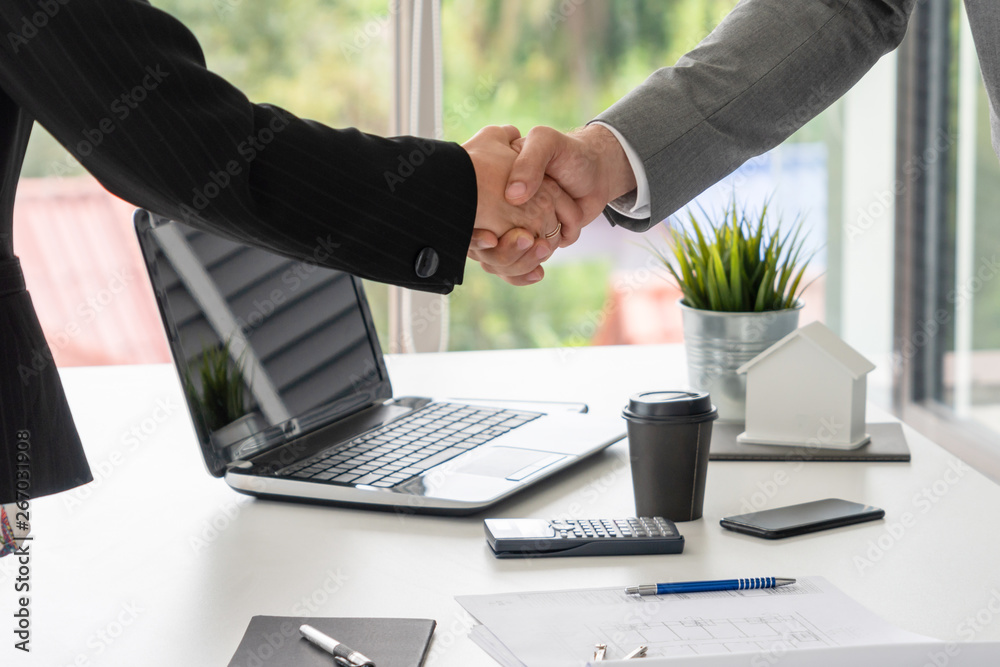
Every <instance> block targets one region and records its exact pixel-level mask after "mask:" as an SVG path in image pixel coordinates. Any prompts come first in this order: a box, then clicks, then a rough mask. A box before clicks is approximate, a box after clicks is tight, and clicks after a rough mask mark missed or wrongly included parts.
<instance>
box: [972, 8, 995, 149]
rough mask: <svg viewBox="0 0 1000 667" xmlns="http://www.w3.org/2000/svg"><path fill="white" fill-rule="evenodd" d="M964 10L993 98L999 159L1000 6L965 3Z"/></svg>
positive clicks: (991, 104) (991, 99)
mask: <svg viewBox="0 0 1000 667" xmlns="http://www.w3.org/2000/svg"><path fill="white" fill-rule="evenodd" d="M965 9H966V11H967V12H968V14H969V25H970V26H971V28H972V37H973V39H974V40H975V42H976V51H978V52H979V68H980V69H981V70H982V72H983V81H984V82H985V83H986V92H987V93H988V94H989V97H990V124H991V127H992V130H993V150H994V151H996V154H997V156H998V157H1000V3H998V2H997V0H965Z"/></svg>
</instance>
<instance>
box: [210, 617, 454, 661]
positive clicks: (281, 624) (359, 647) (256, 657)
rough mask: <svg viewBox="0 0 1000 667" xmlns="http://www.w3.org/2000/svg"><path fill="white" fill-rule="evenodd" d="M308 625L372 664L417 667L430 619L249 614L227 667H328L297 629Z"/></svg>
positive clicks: (320, 652) (429, 631)
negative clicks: (249, 617)
mask: <svg viewBox="0 0 1000 667" xmlns="http://www.w3.org/2000/svg"><path fill="white" fill-rule="evenodd" d="M303 624H306V625H311V626H313V627H314V628H316V629H317V630H319V631H320V632H323V633H325V634H327V635H329V636H331V637H333V638H334V639H336V640H337V641H339V642H343V643H344V644H346V645H347V646H350V647H351V648H352V649H354V650H355V651H358V652H359V653H362V654H363V655H365V656H366V657H368V658H369V659H371V661H372V662H374V663H375V665H376V667H420V666H421V665H423V664H424V657H425V656H426V655H427V647H428V645H429V644H430V641H431V635H432V634H434V626H435V625H436V621H432V620H430V619H424V618H309V617H297V616H254V617H253V618H252V619H250V625H249V627H247V631H246V633H245V634H244V635H243V641H241V642H240V645H239V648H237V649H236V653H235V654H234V655H233V659H232V660H230V661H229V667H313V666H315V667H330V665H333V664H335V663H334V661H333V656H332V655H330V654H329V653H327V652H326V651H324V650H323V649H321V648H319V647H318V646H316V645H315V644H313V643H312V642H310V641H309V640H307V639H306V638H305V637H303V636H302V635H301V633H299V626H300V625H303Z"/></svg>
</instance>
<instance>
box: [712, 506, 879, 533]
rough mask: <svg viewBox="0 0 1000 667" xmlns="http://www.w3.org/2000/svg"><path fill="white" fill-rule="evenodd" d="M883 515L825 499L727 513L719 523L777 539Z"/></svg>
mask: <svg viewBox="0 0 1000 667" xmlns="http://www.w3.org/2000/svg"><path fill="white" fill-rule="evenodd" d="M884 516H885V510H882V509H879V508H878V507H872V506H871V505H862V504H861V503H852V502H851V501H849V500H841V499H840V498H827V499H826V500H814V501H813V502H811V503H802V504H801V505H789V506H788V507H776V508H775V509H772V510H762V511H760V512H751V513H749V514H740V515H738V516H729V517H726V518H725V519H723V520H722V521H720V522H719V523H720V524H722V527H723V528H728V529H729V530H735V531H736V532H739V533H746V534H747V535H754V536H756V537H764V538H767V539H769V540H777V539H780V538H782V537H791V536H793V535H802V534H804V533H812V532H815V531H817V530H826V529H827V528H838V527H840V526H848V525H850V524H852V523H861V522H862V521H873V520H875V519H881V518H882V517H884Z"/></svg>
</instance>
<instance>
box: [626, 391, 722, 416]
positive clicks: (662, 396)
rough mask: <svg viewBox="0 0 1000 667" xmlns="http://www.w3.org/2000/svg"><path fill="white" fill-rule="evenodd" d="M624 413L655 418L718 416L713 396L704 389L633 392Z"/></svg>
mask: <svg viewBox="0 0 1000 667" xmlns="http://www.w3.org/2000/svg"><path fill="white" fill-rule="evenodd" d="M624 414H625V416H626V417H632V418H639V419H654V420H655V419H668V420H669V419H677V418H678V417H680V418H684V417H701V418H703V419H715V417H716V416H718V413H717V412H716V410H715V406H714V405H712V399H711V397H710V396H709V395H708V392H704V391H643V392H639V393H638V394H632V395H631V396H630V397H629V400H628V407H627V408H625V410H624Z"/></svg>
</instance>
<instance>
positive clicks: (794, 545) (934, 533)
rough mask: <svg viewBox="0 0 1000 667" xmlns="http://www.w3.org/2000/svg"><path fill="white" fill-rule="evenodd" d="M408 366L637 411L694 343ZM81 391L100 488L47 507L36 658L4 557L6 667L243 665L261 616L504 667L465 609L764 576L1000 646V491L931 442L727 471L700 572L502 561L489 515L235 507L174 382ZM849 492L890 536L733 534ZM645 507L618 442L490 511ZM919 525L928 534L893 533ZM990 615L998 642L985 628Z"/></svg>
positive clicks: (699, 544) (676, 560) (443, 661)
mask: <svg viewBox="0 0 1000 667" xmlns="http://www.w3.org/2000/svg"><path fill="white" fill-rule="evenodd" d="M390 371H391V373H392V375H393V378H394V379H395V389H396V393H397V395H403V394H407V393H421V394H433V395H449V394H450V395H459V396H462V395H464V396H496V397H513V398H533V399H550V400H551V399H562V400H584V401H587V402H588V403H590V404H591V406H592V407H593V408H594V409H605V410H610V411H613V412H618V411H620V409H621V407H622V406H623V405H624V403H625V400H626V397H627V396H628V395H629V394H630V393H633V392H635V391H639V390H644V389H668V388H674V387H677V386H679V384H680V383H681V382H683V377H684V364H683V354H682V350H681V349H680V348H678V347H632V348H592V349H578V350H533V351H512V352H492V353H490V352H480V353H453V354H446V355H417V356H408V357H395V358H392V359H391V360H390ZM63 377H64V379H65V385H66V389H67V392H68V394H69V397H70V403H71V405H72V406H73V411H74V414H75V415H76V418H77V423H78V425H79V428H80V432H81V434H82V436H83V441H84V444H85V447H86V450H87V454H88V457H89V459H90V462H91V466H92V467H93V468H94V474H95V477H97V481H96V482H95V483H94V484H92V485H90V486H89V487H84V488H83V489H81V490H78V491H73V492H69V493H66V494H60V495H57V496H53V497H49V498H42V499H38V500H37V501H35V502H34V503H33V506H32V517H33V534H34V535H35V536H36V539H35V541H34V543H33V544H32V553H33V558H32V561H31V585H32V599H31V612H32V636H31V640H32V641H31V647H32V653H31V654H30V656H28V657H27V659H25V656H24V654H22V653H20V652H17V651H14V650H13V648H12V644H13V635H12V634H11V631H12V630H13V620H12V616H11V614H12V613H13V609H14V601H13V599H14V597H15V596H14V592H13V580H12V575H13V572H14V569H15V563H14V559H12V558H9V557H8V558H4V559H0V591H2V592H0V618H2V619H5V620H3V621H0V636H2V637H3V640H2V646H0V664H3V665H8V664H14V665H44V666H45V667H63V666H66V665H112V666H119V665H120V666H132V665H135V666H143V667H156V666H159V665H163V666H170V667H176V666H178V665H205V666H208V667H211V666H223V665H226V664H227V663H228V661H229V659H230V657H231V656H232V654H233V652H234V650H235V649H236V646H237V644H238V643H239V641H240V638H241V637H242V635H243V632H244V630H245V628H246V626H247V623H248V622H249V620H250V617H251V616H252V615H254V614H273V615H309V614H315V615H322V616H404V617H424V618H434V619H437V621H438V623H439V625H438V629H437V632H436V634H435V641H434V644H433V645H432V649H431V660H430V662H429V664H431V665H464V666H468V665H489V664H493V663H492V661H491V660H490V659H489V658H487V656H486V655H485V653H483V652H482V651H481V650H480V649H479V648H478V647H476V646H475V645H474V644H473V643H472V642H471V641H470V640H469V639H468V638H467V637H466V635H467V633H468V629H469V627H470V619H469V618H468V617H467V616H466V615H465V613H464V612H463V610H462V609H461V608H460V607H459V606H458V605H457V604H456V603H455V602H454V600H453V597H454V596H455V595H458V594H466V593H486V592H493V591H517V590H542V589H550V588H578V587H590V586H617V585H626V584H636V583H642V582H648V581H656V580H662V579H664V578H673V579H681V580H684V579H714V578H724V577H731V576H755V575H775V576H791V577H795V576H805V575H811V574H819V575H823V576H825V577H827V578H828V579H829V580H830V581H832V582H833V583H834V584H836V585H837V586H839V587H841V588H842V589H843V590H844V591H846V592H847V593H848V594H849V595H852V596H853V597H855V598H856V599H857V600H859V601H860V602H861V603H863V604H865V605H867V606H868V607H870V608H871V609H873V610H874V611H876V612H877V613H879V614H881V615H882V616H884V617H885V618H886V619H888V620H889V621H890V622H892V623H894V624H896V625H898V626H900V627H902V628H905V629H907V630H912V631H915V632H919V633H924V634H927V635H930V636H933V637H937V638H941V639H959V638H966V639H968V638H972V636H973V635H974V638H976V639H1000V619H996V618H995V616H997V614H996V613H995V612H994V611H991V610H990V604H991V603H992V605H993V609H994V610H996V609H1000V568H998V567H997V564H998V563H1000V536H998V531H997V530H996V529H995V525H996V523H997V511H998V509H1000V488H998V487H997V486H996V485H994V484H993V483H992V482H990V481H988V480H987V479H986V478H984V477H983V476H981V475H979V474H978V473H976V472H974V471H972V470H965V469H963V468H962V467H961V465H960V464H957V463H956V461H955V460H954V459H953V457H951V456H950V455H949V454H947V453H946V452H944V451H943V450H942V449H940V448H939V447H937V446H936V445H934V444H933V443H931V442H929V441H928V440H926V439H924V438H922V437H920V436H918V435H917V434H916V433H914V432H913V431H911V430H907V436H908V439H909V444H910V448H911V450H912V453H913V461H912V463H908V464H906V463H871V464H865V463H808V464H804V465H799V464H794V463H734V462H713V463H712V465H711V466H710V467H709V477H708V491H707V498H706V502H705V517H704V519H702V520H700V521H696V522H691V523H683V524H680V529H681V532H682V533H683V534H684V535H685V537H686V539H687V544H686V547H685V552H684V553H683V554H682V555H679V556H632V557H619V558H566V559H547V560H539V561H532V560H524V561H519V560H504V561H499V560H495V559H494V558H493V557H492V556H491V555H490V553H489V551H488V549H487V547H486V545H485V543H484V540H483V531H482V518H483V516H477V517H472V518H458V519H456V518H442V517H424V516H402V515H397V514H392V513H378V512H367V511H359V510H350V509H341V508H330V507H319V506H310V505H295V504H289V503H278V502H267V501H258V500H253V499H251V498H248V497H245V496H241V495H239V494H237V493H235V492H234V491H232V490H230V489H229V488H228V487H227V486H226V485H225V483H223V482H222V481H220V480H217V479H214V478H212V477H210V476H209V475H208V474H207V473H206V472H205V469H204V466H203V464H202V462H201V459H200V454H199V452H198V448H197V445H196V443H195V440H194V433H193V430H192V429H191V427H190V424H189V421H188V417H187V413H186V410H185V409H184V408H183V406H182V403H181V391H180V387H179V385H178V383H177V382H176V380H175V379H174V373H173V370H172V367H169V366H144V367H110V368H94V369H70V370H67V371H65V372H64V374H63ZM956 467H957V469H958V470H959V471H960V473H961V474H959V473H955V472H954V470H955V469H956ZM923 493H927V494H928V497H929V498H932V499H933V501H932V500H928V499H926V498H925V497H924V496H923V495H921V494H923ZM828 496H839V497H844V498H847V499H850V500H859V501H864V502H867V503H871V504H875V505H878V506H881V507H884V508H885V510H886V520H885V521H884V522H874V523H869V524H862V525H858V526H853V527H848V528H843V529H839V530H836V531H829V532H825V533H818V534H813V535H808V536H802V537H797V538H791V539H788V540H783V541H779V542H768V541H764V540H760V539H756V538H753V537H747V536H742V535H738V534H734V533H730V532H727V531H724V530H723V529H722V528H721V527H720V526H719V519H720V518H721V517H723V516H726V515H729V514H734V513H738V512H740V511H741V509H742V508H743V504H744V502H745V501H747V502H754V501H755V500H756V501H758V504H759V505H760V506H761V507H775V506H781V505H787V504H791V503H796V502H803V501H806V500H812V499H818V498H824V497H828ZM632 513H633V504H632V497H631V486H630V478H629V470H628V458H627V453H626V446H625V444H624V443H619V444H617V445H615V446H613V447H612V448H610V449H609V450H608V451H607V452H605V453H603V454H601V455H599V456H598V457H596V458H594V459H593V460H591V461H589V462H586V463H583V464H581V465H579V466H578V467H576V468H574V469H572V470H570V471H568V472H566V473H563V474H562V475H560V476H559V477H557V478H556V479H555V480H552V481H550V482H549V483H547V484H545V485H544V488H542V489H539V490H534V491H529V492H527V493H525V494H522V495H520V496H517V497H515V498H514V499H512V500H510V501H508V502H506V503H505V504H503V505H501V506H499V507H496V508H494V509H493V510H492V511H490V512H488V515H502V516H535V517H546V518H549V517H554V516H560V515H572V516H580V517H617V516H627V515H630V514H632ZM904 513H909V515H910V516H911V517H912V521H910V522H909V523H910V525H909V526H908V527H904V528H901V532H897V533H895V536H894V535H893V534H892V533H890V526H892V525H894V524H896V525H900V526H901V525H902V524H901V521H902V518H903V516H904ZM859 559H871V561H861V560H859ZM977 615H978V617H979V620H978V621H973V622H974V623H976V626H975V627H978V628H980V629H979V630H978V631H976V630H975V629H974V626H972V625H970V624H969V622H968V621H967V620H966V619H970V618H971V619H975V618H976V617H977ZM10 658H13V663H11V660H10Z"/></svg>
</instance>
